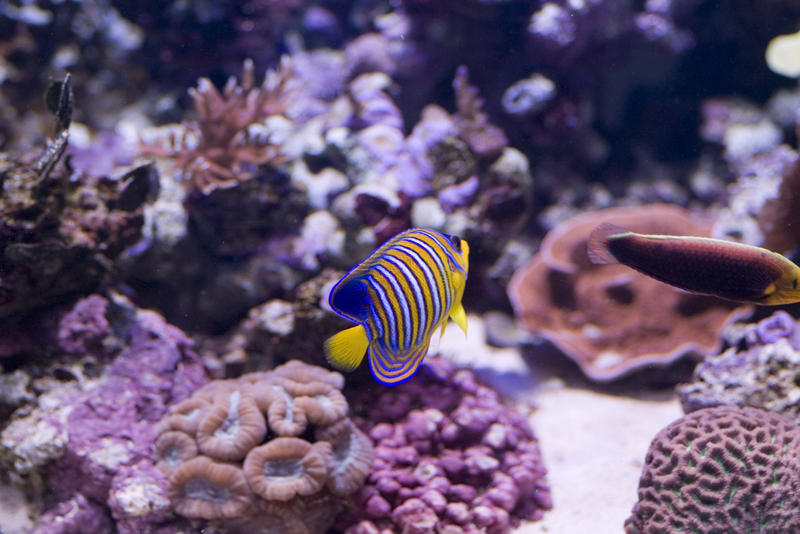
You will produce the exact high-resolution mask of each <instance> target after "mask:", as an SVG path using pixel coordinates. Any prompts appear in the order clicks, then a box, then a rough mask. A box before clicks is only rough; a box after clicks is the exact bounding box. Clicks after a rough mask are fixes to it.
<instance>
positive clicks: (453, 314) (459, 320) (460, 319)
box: [450, 302, 467, 334]
mask: <svg viewBox="0 0 800 534" xmlns="http://www.w3.org/2000/svg"><path fill="white" fill-rule="evenodd" d="M450 318H451V319H452V320H453V322H455V323H456V324H457V325H458V326H459V328H461V330H463V331H464V334H466V333H467V312H465V311H464V305H463V304H461V303H460V302H459V303H458V306H455V307H454V308H453V309H452V310H450Z"/></svg>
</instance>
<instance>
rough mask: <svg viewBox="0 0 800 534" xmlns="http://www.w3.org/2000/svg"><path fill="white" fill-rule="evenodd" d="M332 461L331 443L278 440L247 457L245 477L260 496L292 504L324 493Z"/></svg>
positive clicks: (257, 449)
mask: <svg viewBox="0 0 800 534" xmlns="http://www.w3.org/2000/svg"><path fill="white" fill-rule="evenodd" d="M330 460H331V444H330V443H328V442H327V441H319V442H317V443H314V444H313V445H312V444H311V443H309V442H307V441H306V440H304V439H300V438H275V439H273V440H272V441H270V442H269V443H265V444H264V445H261V446H260V447H256V448H255V449H253V450H252V451H250V452H249V453H248V454H247V458H245V460H244V476H245V478H247V483H248V484H249V485H250V488H252V490H253V492H255V493H256V494H257V495H260V496H261V497H264V498H265V499H267V500H268V501H288V500H290V499H292V498H294V497H295V496H296V495H312V494H314V493H317V492H318V491H319V490H321V489H322V487H323V485H324V484H325V481H326V480H327V479H328V465H329V464H330V463H331V462H330Z"/></svg>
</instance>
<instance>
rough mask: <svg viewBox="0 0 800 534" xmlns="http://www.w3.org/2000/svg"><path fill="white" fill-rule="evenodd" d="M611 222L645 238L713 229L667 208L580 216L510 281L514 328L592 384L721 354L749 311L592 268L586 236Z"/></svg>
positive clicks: (613, 268)
mask: <svg viewBox="0 0 800 534" xmlns="http://www.w3.org/2000/svg"><path fill="white" fill-rule="evenodd" d="M605 222H609V223H613V224H616V225H618V226H621V227H623V228H627V229H630V230H633V231H635V232H641V233H647V234H673V235H697V236H707V235H708V234H709V230H710V226H709V224H708V223H706V222H704V221H700V220H698V219H697V218H695V217H693V216H692V215H691V213H689V212H688V211H687V210H685V209H683V208H679V207H676V206H671V205H667V204H654V205H648V206H641V207H622V208H610V209H606V210H600V211H596V212H592V213H584V214H581V215H578V216H577V217H573V218H572V219H569V220H567V221H565V222H563V223H562V224H560V225H559V226H558V227H556V228H555V229H553V230H552V231H550V233H548V234H547V236H546V237H545V239H544V241H543V242H542V246H541V249H540V250H539V252H538V253H537V254H535V255H534V257H533V258H531V260H530V261H529V262H528V263H527V264H526V265H524V266H523V267H522V268H520V269H519V270H518V271H517V272H516V273H515V274H514V276H513V277H512V279H511V282H510V283H509V287H508V295H509V297H510V299H511V303H512V305H513V306H514V311H515V313H516V316H517V320H518V321H519V323H520V324H521V325H522V326H523V327H525V328H526V329H528V330H530V331H532V332H535V333H538V334H540V335H541V336H543V337H544V338H546V339H548V340H549V341H551V342H552V343H553V344H555V345H556V346H557V347H558V348H559V349H561V350H562V351H563V352H564V353H565V354H566V355H567V356H569V357H570V358H572V359H573V360H575V361H576V362H577V363H578V365H580V367H581V369H582V370H583V372H584V373H585V374H586V375H587V376H588V377H589V378H591V379H592V380H596V381H607V380H614V379H616V378H619V377H621V376H623V375H625V374H627V373H629V372H630V371H633V370H634V369H640V368H642V367H644V366H647V365H653V364H656V365H662V366H666V365H667V364H669V363H671V362H673V361H674V360H675V359H677V358H679V357H681V356H682V355H684V354H686V353H687V352H690V351H697V352H701V353H711V352H714V351H716V350H717V349H718V348H719V345H720V340H719V332H720V331H721V330H722V328H724V327H725V326H726V325H727V324H729V323H730V322H732V321H733V320H735V319H737V318H741V317H744V316H746V315H749V314H750V311H751V308H750V307H748V306H739V305H737V304H735V303H730V302H726V301H722V300H719V299H715V298H712V297H705V296H701V295H692V294H688V293H686V292H683V291H680V290H678V289H675V288H673V287H671V286H668V285H666V284H663V283H661V282H658V281H656V280H653V279H652V278H648V277H647V276H644V275H642V274H639V273H637V272H636V271H634V270H632V269H629V268H628V267H625V266H623V265H594V264H592V263H591V262H590V261H589V257H588V255H587V253H586V242H587V240H588V238H589V234H590V233H591V231H592V230H594V229H595V228H596V227H597V226H598V225H599V224H602V223H605Z"/></svg>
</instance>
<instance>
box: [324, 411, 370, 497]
mask: <svg viewBox="0 0 800 534" xmlns="http://www.w3.org/2000/svg"><path fill="white" fill-rule="evenodd" d="M317 439H323V440H326V441H329V442H330V443H331V444H332V445H333V450H332V453H333V459H334V461H333V462H332V469H331V473H330V478H329V479H328V489H330V490H331V492H333V494H334V495H349V494H350V493H353V492H354V491H355V490H357V489H358V488H359V486H361V484H363V481H364V479H365V478H366V476H367V475H368V474H369V471H370V469H371V468H372V458H373V447H372V440H371V439H369V438H368V437H367V436H366V435H365V434H363V433H362V432H359V431H358V429H356V427H355V426H353V423H352V422H351V421H350V420H349V419H343V420H342V421H339V422H338V423H337V424H335V425H333V426H330V427H328V428H323V429H322V430H320V431H319V432H318V433H317Z"/></svg>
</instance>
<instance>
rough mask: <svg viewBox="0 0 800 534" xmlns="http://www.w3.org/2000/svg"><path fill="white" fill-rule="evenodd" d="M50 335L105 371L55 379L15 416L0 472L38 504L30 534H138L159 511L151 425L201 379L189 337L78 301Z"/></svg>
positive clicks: (162, 499)
mask: <svg viewBox="0 0 800 534" xmlns="http://www.w3.org/2000/svg"><path fill="white" fill-rule="evenodd" d="M58 332H59V335H58V339H59V343H61V345H60V346H58V347H57V348H56V350H61V351H64V352H66V353H74V352H76V351H77V352H79V353H80V355H81V357H82V358H83V359H84V360H86V359H90V358H93V359H95V360H97V361H102V360H106V361H108V362H109V365H108V369H107V371H106V372H105V373H103V375H102V376H100V377H98V378H90V377H86V376H81V375H78V376H72V377H71V379H68V380H66V381H64V382H59V381H55V383H52V384H50V386H49V388H48V389H47V391H46V392H45V393H43V394H42V395H40V396H39V398H38V399H37V401H38V406H35V407H33V409H30V408H25V407H22V408H20V409H19V410H18V411H17V413H16V414H15V415H14V417H12V419H11V421H10V422H9V424H8V425H7V426H6V427H5V428H4V429H3V430H2V433H0V458H1V459H2V462H3V465H4V467H5V469H6V473H7V474H8V476H10V477H11V478H12V480H15V481H17V482H18V483H25V484H27V485H28V486H29V487H30V489H31V490H36V491H38V492H40V493H41V494H42V497H43V498H44V502H43V514H42V516H41V517H40V518H39V520H38V523H37V526H36V529H35V530H34V532H37V533H41V534H44V533H52V532H68V531H69V532H78V531H80V532H84V533H87V534H93V533H97V534H100V533H104V532H107V531H108V529H109V525H110V524H111V523H110V521H111V519H112V518H113V519H114V521H115V524H116V526H117V528H118V529H119V531H120V532H121V533H133V532H141V530H140V529H139V528H138V525H140V524H141V522H142V521H143V520H145V519H146V520H147V521H153V518H156V519H158V518H163V517H164V516H165V515H167V514H168V513H169V501H168V500H167V499H166V493H165V490H166V484H165V483H164V481H163V480H161V479H163V477H162V476H161V475H160V474H159V473H158V472H156V471H155V470H154V469H152V464H150V469H149V470H148V466H147V464H148V463H149V457H150V447H151V445H152V442H153V436H154V427H155V424H156V423H157V422H158V421H159V420H160V419H161V418H162V417H163V415H164V414H165V413H166V410H167V406H168V405H169V404H171V403H175V402H179V401H181V400H183V399H185V398H186V397H188V396H189V394H190V393H191V391H193V390H194V389H196V388H197V387H198V386H200V385H202V384H203V383H205V381H206V380H207V379H206V376H205V371H204V370H203V368H202V366H201V365H200V363H199V361H198V359H197V356H196V355H195V354H194V351H193V350H192V342H191V340H189V338H187V337H186V336H185V335H184V334H183V333H182V332H181V331H179V330H178V329H176V328H175V327H173V326H171V325H169V324H167V323H165V322H164V320H163V318H162V317H161V316H159V315H158V314H156V313H154V312H151V311H143V310H137V309H136V308H135V307H133V306H132V305H131V304H130V303H129V302H127V301H126V300H125V299H124V298H122V297H118V296H117V297H114V298H113V299H111V300H109V299H108V298H105V297H101V296H99V295H92V296H89V297H87V298H86V299H84V300H82V301H79V302H78V303H77V304H76V306H75V307H74V309H73V310H72V311H71V312H69V313H67V314H66V315H65V316H64V318H63V319H62V321H61V323H60V326H59V328H58ZM95 350H96V351H97V352H95ZM41 385H43V384H40V386H41ZM142 462H144V463H142ZM159 477H161V479H159ZM59 529H61V530H59ZM70 529H71V530H70Z"/></svg>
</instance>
